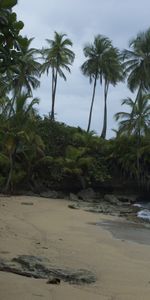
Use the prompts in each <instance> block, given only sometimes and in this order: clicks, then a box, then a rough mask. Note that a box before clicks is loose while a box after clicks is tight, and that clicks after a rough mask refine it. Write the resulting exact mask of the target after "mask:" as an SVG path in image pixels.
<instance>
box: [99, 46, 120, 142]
mask: <svg viewBox="0 0 150 300" xmlns="http://www.w3.org/2000/svg"><path fill="white" fill-rule="evenodd" d="M103 79H104V120H103V129H102V133H101V137H102V138H104V139H105V138H106V131H107V97H108V89H109V85H110V84H112V85H113V86H116V84H117V83H118V82H119V81H121V80H123V69H122V65H121V61H120V53H119V50H118V49H117V48H115V47H113V46H112V47H111V48H109V49H108V51H106V53H105V55H104V62H103Z"/></svg>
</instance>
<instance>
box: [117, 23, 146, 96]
mask: <svg viewBox="0 0 150 300" xmlns="http://www.w3.org/2000/svg"><path fill="white" fill-rule="evenodd" d="M129 46H130V48H131V49H130V50H124V51H123V53H122V58H123V60H124V68H125V74H126V75H127V83H128V86H129V88H130V90H131V91H132V92H135V91H136V90H137V91H138V92H137V97H136V101H137V99H138V96H139V97H140V93H141V91H144V92H146V91H150V28H149V29H148V30H147V31H145V32H140V33H139V34H138V35H137V37H136V38H135V39H133V40H131V42H130V43H129Z"/></svg>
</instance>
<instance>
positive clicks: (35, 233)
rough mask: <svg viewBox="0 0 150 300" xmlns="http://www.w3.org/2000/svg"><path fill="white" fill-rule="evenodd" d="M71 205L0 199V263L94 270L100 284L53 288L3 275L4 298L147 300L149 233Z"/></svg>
mask: <svg viewBox="0 0 150 300" xmlns="http://www.w3.org/2000/svg"><path fill="white" fill-rule="evenodd" d="M68 204H70V203H69V201H65V200H52V199H51V200H50V199H43V198H36V197H9V198H7V197H4V198H2V197H1V198H0V258H4V259H11V258H13V257H16V256H18V255H21V254H26V255H38V256H41V257H47V258H48V259H49V260H50V262H51V263H52V264H53V265H57V266H60V267H62V268H65V267H68V268H72V269H81V268H82V269H88V270H90V271H92V272H93V273H94V274H95V275H96V277H97V281H96V283H94V284H91V285H82V286H77V285H70V284H67V283H63V282H61V284H60V285H58V286H54V285H48V284H46V280H41V279H33V278H26V277H23V276H19V275H15V274H10V273H6V272H0V299H2V300H3V299H4V300H20V299H21V300H34V299H45V300H76V299H81V300H84V299H86V300H149V299H150V245H149V242H147V241H148V240H149V239H148V232H149V233H150V231H149V230H148V229H142V231H141V228H138V226H137V227H134V225H133V227H132V225H131V224H130V225H129V226H128V225H127V226H126V225H125V226H124V224H125V223H124V221H123V220H122V219H118V218H115V217H111V216H104V215H100V214H94V213H90V212H85V211H82V210H75V209H70V208H68ZM120 221H121V226H120ZM93 224H99V225H100V226H93ZM114 224H115V225H114ZM118 228H119V229H118ZM120 228H121V229H120ZM118 232H119V234H118ZM124 232H126V233H124ZM129 234H130V237H129ZM135 235H136V238H135ZM149 235H150V234H149ZM141 241H142V242H141Z"/></svg>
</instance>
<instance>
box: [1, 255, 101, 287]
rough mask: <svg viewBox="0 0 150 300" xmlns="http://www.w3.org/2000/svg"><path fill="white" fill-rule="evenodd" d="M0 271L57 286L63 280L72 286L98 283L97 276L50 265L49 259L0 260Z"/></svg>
mask: <svg viewBox="0 0 150 300" xmlns="http://www.w3.org/2000/svg"><path fill="white" fill-rule="evenodd" d="M0 271H3V272H10V273H14V274H18V275H21V276H26V277H33V278H41V279H48V281H47V283H53V284H54V282H55V284H56V279H57V282H58V281H59V282H60V281H61V280H63V281H65V282H68V283H70V284H90V283H93V282H95V281H96V277H95V275H94V274H93V273H92V272H90V271H88V270H85V269H79V270H71V269H68V268H66V269H63V268H60V267H56V266H52V265H50V262H49V260H48V259H47V258H42V257H38V256H30V255H20V256H18V257H15V258H13V259H12V260H11V261H6V260H2V259H0Z"/></svg>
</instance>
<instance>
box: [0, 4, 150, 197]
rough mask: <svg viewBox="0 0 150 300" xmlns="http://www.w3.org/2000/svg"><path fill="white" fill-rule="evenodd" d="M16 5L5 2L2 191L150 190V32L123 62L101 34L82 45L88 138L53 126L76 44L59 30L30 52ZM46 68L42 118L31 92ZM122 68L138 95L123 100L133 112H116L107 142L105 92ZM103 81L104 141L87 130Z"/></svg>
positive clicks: (0, 78)
mask: <svg viewBox="0 0 150 300" xmlns="http://www.w3.org/2000/svg"><path fill="white" fill-rule="evenodd" d="M16 3H17V1H13V0H5V1H4V0H2V1H0V42H1V43H0V191H3V192H8V191H11V192H13V191H16V190H17V189H31V190H34V191H36V192H39V191H41V190H42V189H47V188H52V189H61V190H78V189H81V188H85V187H89V186H92V187H94V188H99V189H100V188H103V187H106V186H107V187H108V186H109V187H112V188H113V186H114V182H115V181H118V182H121V183H122V185H123V182H127V184H128V185H130V183H132V184H133V185H135V186H136V189H137V187H138V188H139V189H142V190H150V105H149V99H150V97H149V87H150V85H149V78H150V71H149V65H150V51H149V49H150V38H149V36H150V34H149V32H150V31H149V30H148V31H147V32H146V33H142V34H139V35H138V36H137V38H136V39H134V40H133V41H132V43H131V44H130V46H131V47H132V51H130V50H124V51H123V53H122V60H121V56H120V52H119V50H118V49H117V48H114V47H113V46H112V42H111V41H110V40H109V39H108V38H106V37H103V36H101V35H98V36H97V37H96V38H95V40H94V44H88V45H86V46H85V48H84V54H85V56H86V58H87V60H86V62H85V63H83V65H82V71H83V73H84V74H85V75H87V76H88V77H89V78H90V80H91V81H93V82H94V87H93V96H92V104H91V111H90V116H89V123H88V130H87V131H88V132H86V131H84V130H82V129H81V128H79V127H78V128H74V127H69V126H67V125H65V124H62V123H58V122H55V121H54V114H55V111H54V107H55V96H56V88H57V79H58V76H60V77H62V78H63V79H66V76H65V73H64V70H66V71H69V72H70V66H71V64H72V63H73V60H74V56H75V55H74V53H73V51H72V50H70V48H68V47H71V46H72V42H71V40H70V39H68V38H66V35H64V34H58V33H57V32H55V36H54V40H49V39H48V40H47V42H48V44H49V48H43V50H37V49H34V48H31V42H32V39H28V38H27V37H25V38H24V37H22V36H21V35H20V30H21V29H22V28H23V23H22V22H21V21H17V16H16V14H15V13H14V12H13V11H12V8H13V6H14V5H16ZM39 53H40V55H42V59H43V60H44V61H43V62H42V63H41V64H40V63H39V61H38V60H37V54H38V55H39ZM49 69H51V73H52V77H51V78H52V110H51V113H50V115H48V116H45V117H41V116H40V115H39V114H38V112H37V110H36V109H35V105H36V107H37V105H38V103H39V99H37V98H35V99H33V98H32V92H33V89H36V88H38V87H39V85H40V81H39V77H40V75H41V74H42V73H43V72H45V71H47V73H48V71H49ZM123 70H124V75H126V76H127V81H128V85H129V88H130V89H131V90H134V91H135V90H137V91H138V93H137V97H136V99H135V101H133V100H132V99H131V98H127V99H125V100H123V105H126V107H128V108H129V111H128V112H124V111H123V112H118V113H117V114H116V116H115V118H116V120H117V121H119V127H118V131H117V132H116V133H117V135H116V138H114V139H112V140H105V137H106V129H107V94H108V87H109V85H110V84H113V85H116V84H117V82H118V81H119V80H122V79H123V75H122V71H123ZM141 74H142V76H141ZM98 79H99V80H100V84H102V83H103V82H104V101H105V110H104V124H103V130H102V134H101V137H99V136H96V135H95V134H94V133H92V132H89V130H90V125H91V117H92V108H93V103H94V96H95V89H96V84H97V80H98Z"/></svg>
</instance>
